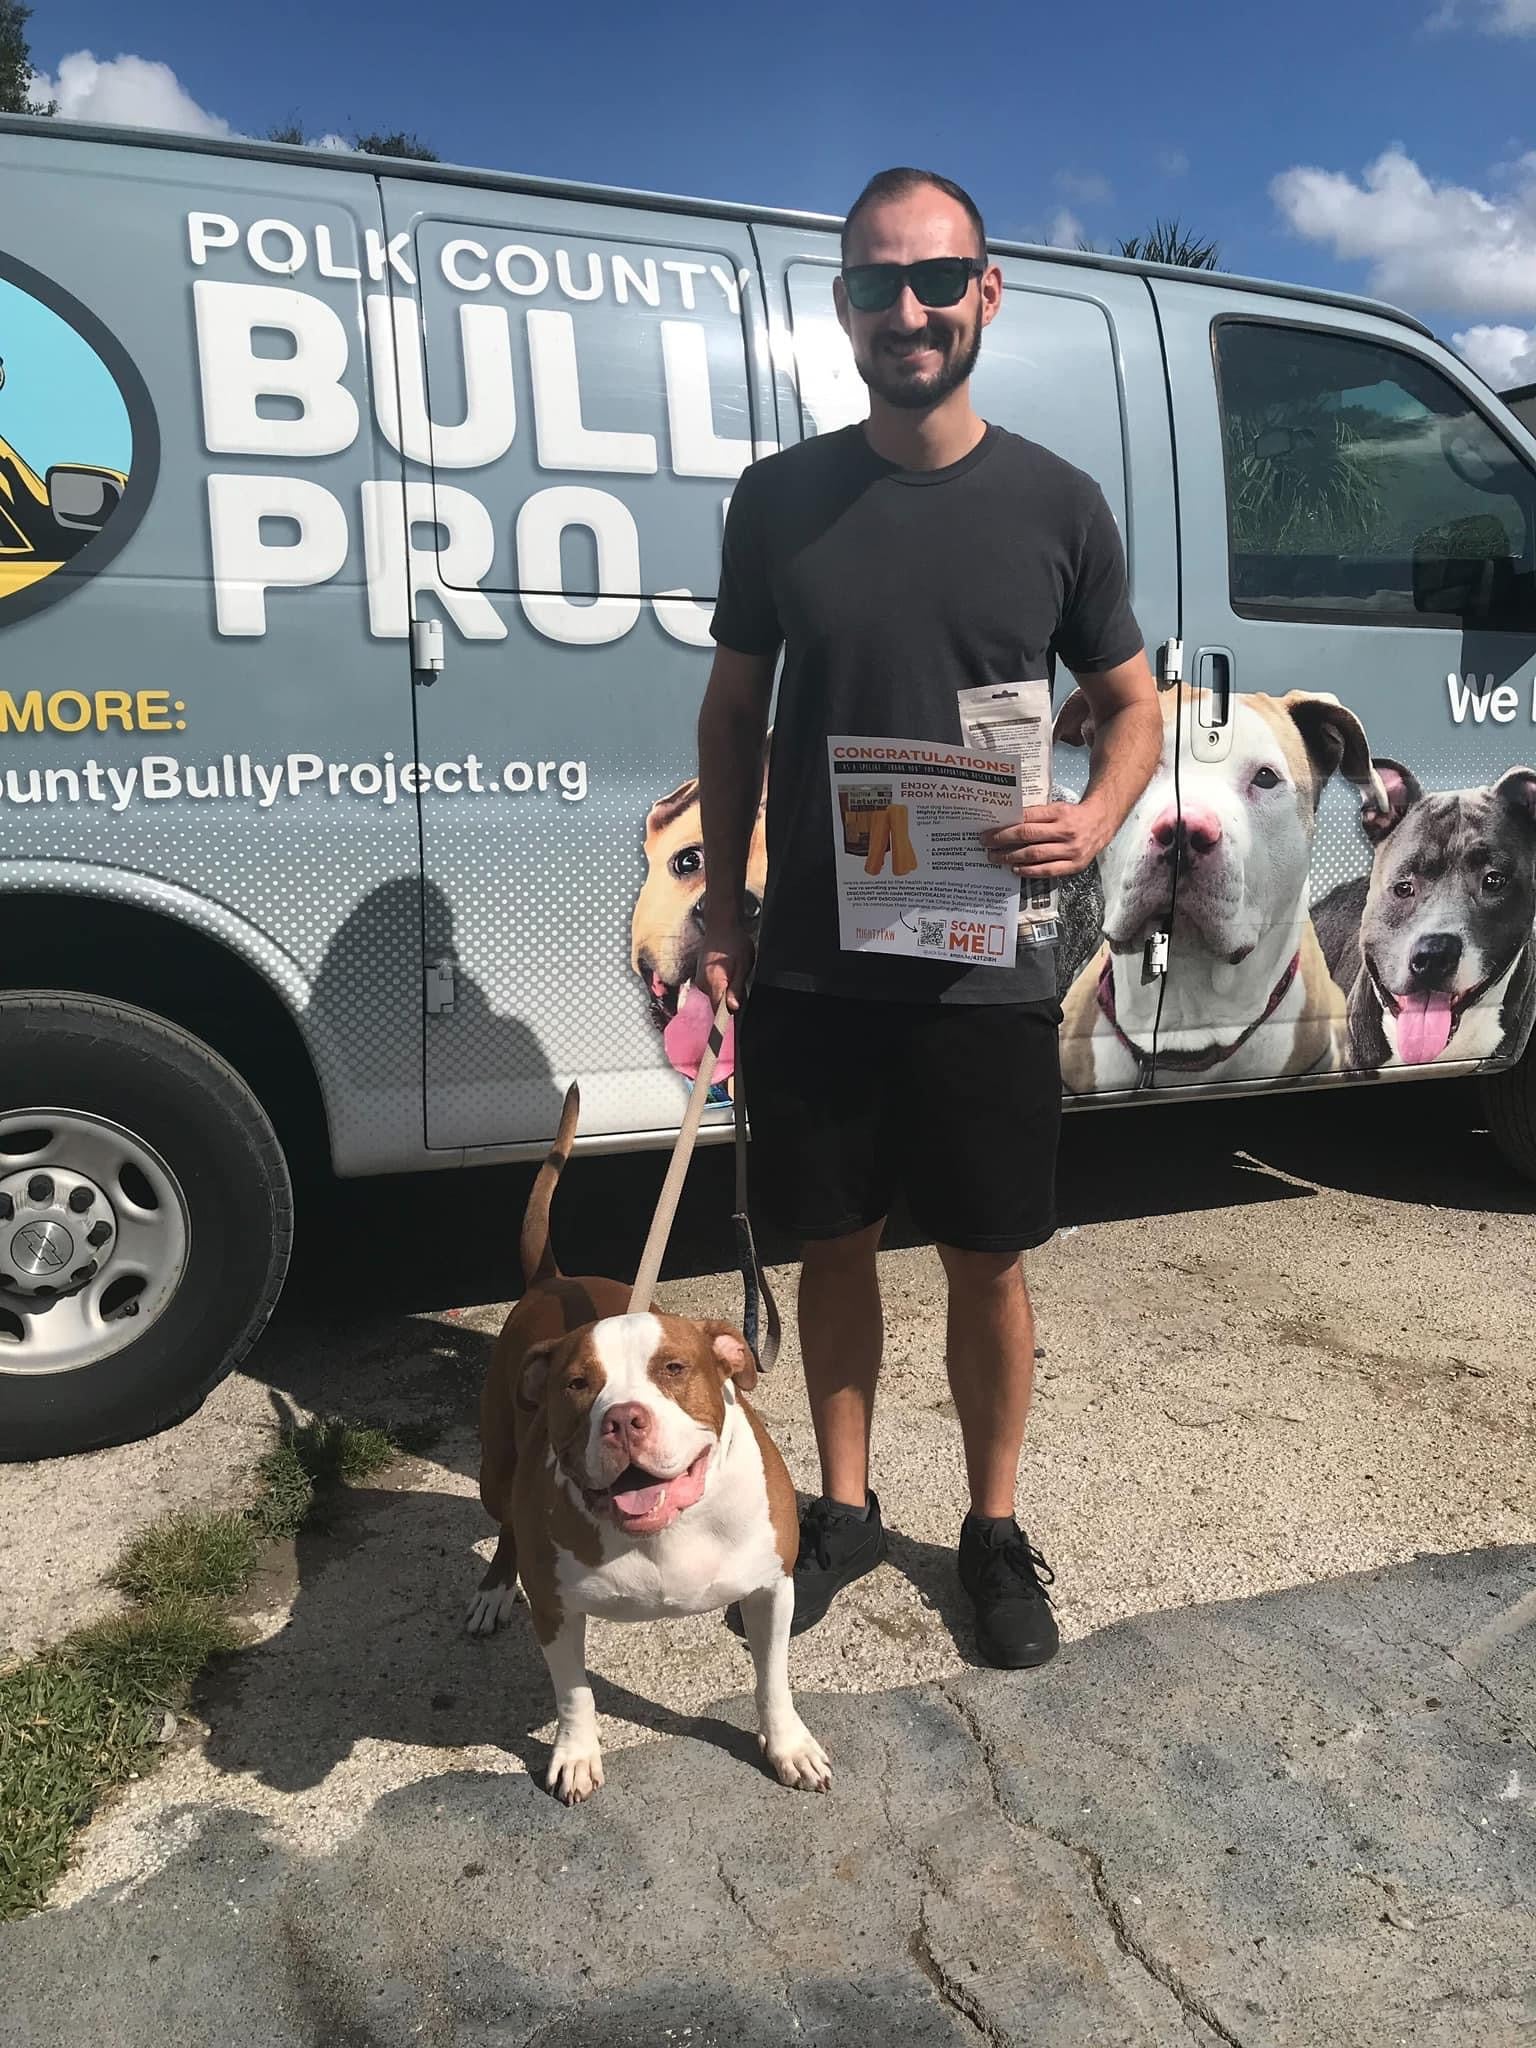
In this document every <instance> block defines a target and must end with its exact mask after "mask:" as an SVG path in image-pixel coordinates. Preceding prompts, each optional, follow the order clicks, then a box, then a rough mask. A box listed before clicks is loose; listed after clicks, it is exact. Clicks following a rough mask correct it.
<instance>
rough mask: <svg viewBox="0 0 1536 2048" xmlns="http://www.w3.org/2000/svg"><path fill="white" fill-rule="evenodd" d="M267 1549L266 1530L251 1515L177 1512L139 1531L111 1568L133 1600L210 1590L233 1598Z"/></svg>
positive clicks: (111, 1580) (113, 1581) (112, 1581)
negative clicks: (263, 1543)
mask: <svg viewBox="0 0 1536 2048" xmlns="http://www.w3.org/2000/svg"><path fill="white" fill-rule="evenodd" d="M260 1555H261V1531H260V1530H259V1529H258V1528H257V1526H256V1524H255V1522H254V1521H253V1520H252V1518H251V1517H250V1516H249V1515H242V1514H237V1513H235V1512H233V1511H230V1512H227V1513H224V1514H217V1515H193V1514H181V1515H172V1516H171V1518H170V1520H169V1521H168V1522H157V1523H156V1524H155V1525H154V1527H153V1528H150V1529H146V1530H145V1531H144V1533H143V1534H142V1535H141V1536H136V1537H135V1538H134V1540H133V1541H132V1543H130V1544H129V1546H128V1548H127V1549H126V1550H125V1551H124V1552H123V1554H122V1556H121V1557H120V1558H119V1559H118V1561H117V1563H116V1565H115V1566H114V1567H113V1569H112V1571H111V1572H110V1573H109V1574H108V1577H107V1584H108V1585H109V1586H116V1587H117V1589H118V1591H119V1592H121V1593H126V1594H127V1595H128V1596H129V1598H130V1599H133V1600H149V1601H158V1600H165V1599H168V1598H169V1597H170V1596H171V1595H172V1594H177V1593H182V1594H191V1595H193V1596H196V1595H198V1594H204V1595H206V1596H207V1597H209V1598H210V1599H214V1600H232V1599H234V1597H235V1596H236V1594H238V1593H243V1592H244V1591H245V1588H246V1586H247V1585H248V1584H249V1583H250V1577H251V1573H252V1572H253V1571H254V1570H255V1569H256V1560H257V1558H258V1557H260Z"/></svg>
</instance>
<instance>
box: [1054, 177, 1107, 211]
mask: <svg viewBox="0 0 1536 2048" xmlns="http://www.w3.org/2000/svg"><path fill="white" fill-rule="evenodd" d="M1051 182H1052V183H1053V184H1054V185H1055V187H1056V190H1057V191H1058V192H1060V193H1062V194H1064V195H1065V197H1066V198H1068V199H1071V200H1075V201H1076V202H1077V204H1078V205H1079V206H1103V205H1106V204H1107V203H1108V202H1109V201H1110V200H1111V199H1113V198H1114V196H1115V195H1114V192H1113V190H1112V189H1111V187H1110V182H1109V180H1108V178H1106V177H1105V176H1104V175H1103V173H1102V172H1100V171H1058V172H1057V173H1056V176H1055V177H1054V178H1053V179H1052V181H1051Z"/></svg>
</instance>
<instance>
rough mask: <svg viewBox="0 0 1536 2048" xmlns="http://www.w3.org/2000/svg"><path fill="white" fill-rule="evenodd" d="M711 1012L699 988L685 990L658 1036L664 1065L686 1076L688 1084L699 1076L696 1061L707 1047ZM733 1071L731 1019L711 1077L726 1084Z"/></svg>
mask: <svg viewBox="0 0 1536 2048" xmlns="http://www.w3.org/2000/svg"><path fill="white" fill-rule="evenodd" d="M714 1021H715V1012H714V1008H713V1005H712V1004H711V1003H710V1000H709V997H708V996H707V995H705V993H704V991H703V989H701V988H691V989H689V991H688V993H687V995H686V996H684V998H683V1000H682V1002H681V1003H679V1005H678V1009H677V1015H676V1016H675V1017H674V1018H673V1019H672V1021H671V1022H670V1023H669V1024H668V1026H667V1028H666V1030H665V1031H664V1032H663V1033H662V1035H661V1042H662V1044H663V1046H664V1047H665V1048H666V1054H667V1061H668V1064H669V1065H671V1066H673V1067H675V1068H676V1069H677V1071H678V1073H680V1074H686V1075H687V1076H688V1079H689V1080H690V1081H696V1080H697V1079H698V1076H699V1062H700V1060H702V1059H703V1057H704V1048H705V1047H706V1046H707V1045H708V1044H709V1034H710V1030H711V1028H712V1027H713V1025H714ZM735 1071H736V1021H735V1019H734V1018H732V1020H731V1021H730V1022H729V1023H728V1024H727V1025H726V1027H725V1039H724V1042H723V1044H722V1045H721V1047H720V1057H719V1058H718V1059H717V1060H716V1061H715V1073H714V1078H715V1079H716V1080H717V1081H728V1080H729V1079H730V1078H731V1075H732V1074H733V1073H734V1072H735Z"/></svg>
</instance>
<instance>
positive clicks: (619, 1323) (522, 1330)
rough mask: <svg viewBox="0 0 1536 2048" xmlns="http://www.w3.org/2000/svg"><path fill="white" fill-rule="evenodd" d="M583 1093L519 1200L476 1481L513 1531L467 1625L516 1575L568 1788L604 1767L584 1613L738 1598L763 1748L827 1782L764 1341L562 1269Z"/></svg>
mask: <svg viewBox="0 0 1536 2048" xmlns="http://www.w3.org/2000/svg"><path fill="white" fill-rule="evenodd" d="M578 1106H579V1105H578V1096H577V1091H576V1089H575V1088H572V1089H571V1090H570V1092H569V1094H568V1095H567V1096H566V1099H565V1108H564V1111H563V1113H562V1115H561V1119H560V1132H559V1136H558V1137H557V1138H556V1140H555V1144H554V1148H553V1149H552V1151H551V1152H550V1154H549V1157H548V1158H547V1159H546V1160H545V1162H544V1165H543V1166H542V1167H541V1168H540V1170H539V1175H538V1178H537V1180H536V1181H535V1183H534V1187H533V1193H532V1194H531V1195H530V1197H529V1201H528V1209H527V1213H526V1215H525V1216H524V1218H523V1236H522V1258H523V1273H524V1276H525V1281H526V1292H525V1293H524V1295H523V1298H522V1300H521V1301H519V1302H518V1304H517V1306H516V1307H515V1308H514V1309H513V1310H512V1312H511V1314H510V1315H509V1316H508V1318H507V1320H506V1323H505V1325H504V1326H503V1328H502V1332H501V1335H500V1337H499V1338H498V1339H497V1342H496V1349H495V1351H494V1353H493V1354H492V1357H491V1363H490V1367H489V1369H488V1371H487V1373H486V1377H485V1386H484V1388H483V1390H482V1393H481V1397H480V1448H481V1464H480V1498H481V1500H482V1501H483V1502H484V1503H485V1508H486V1512H487V1513H488V1514H489V1515H490V1516H491V1519H492V1520H493V1521H494V1522H496V1523H497V1524H498V1526H499V1527H500V1530H501V1540H500V1542H499V1543H498V1544H497V1545H496V1554H495V1556H494V1557H493V1558H492V1559H491V1563H490V1566H489V1568H488V1570H487V1571H486V1574H485V1577H484V1578H483V1579H482V1580H481V1582H480V1589H479V1591H478V1593H477V1594H476V1595H475V1598H474V1600H473V1601H472V1603H471V1605H470V1609H469V1614H468V1617H467V1624H466V1625H467V1626H468V1628H469V1630H470V1631H471V1633H472V1634H476V1635H489V1634H490V1633H491V1631H492V1630H493V1629H495V1628H496V1627H497V1625H498V1624H499V1623H500V1622H502V1621H505V1620H506V1619H507V1617H508V1616H509V1615H510V1614H511V1612H512V1609H513V1606H514V1604H515V1600H516V1585H517V1581H518V1579H519V1578H521V1580H522V1584H523V1591H524V1592H525V1593H526V1595H527V1598H528V1606H529V1610H530V1612H531V1614H532V1616H533V1628H534V1634H535V1635H536V1636H537V1638H538V1642H539V1647H540V1649H541V1650H542V1651H543V1652H544V1661H545V1663H546V1664H547V1665H548V1667H549V1675H550V1678H551V1680H552V1681H553V1683H554V1688H555V1700H556V1708H557V1713H558V1717H559V1730H558V1733H557V1735H556V1737H555V1750H554V1755H553V1756H552V1757H551V1759H550V1763H549V1771H548V1775H547V1777H546V1781H545V1782H546V1783H547V1784H548V1786H549V1788H550V1789H551V1791H554V1792H556V1793H558V1795H559V1797H560V1798H561V1799H563V1800H564V1801H565V1803H566V1804H567V1805H568V1806H569V1805H574V1804H575V1803H576V1801H578V1800H581V1799H586V1798H589V1797H590V1796H591V1794H592V1793H593V1792H595V1791H596V1789H597V1787H598V1786H599V1785H601V1784H602V1782H603V1765H602V1757H601V1754H600V1752H599V1748H598V1740H597V1714H596V1709H595V1707H594V1705H593V1700H592V1690H591V1687H590V1686H589V1685H588V1683H587V1670H586V1630H587V1616H588V1615H589V1614H595V1615H600V1616H601V1617H603V1618H604V1619H605V1620H609V1621H651V1620H659V1619H662V1618H663V1617H666V1616H670V1615H679V1614H705V1613H708V1612H709V1611H710V1610H711V1609H714V1608H721V1607H728V1606H730V1605H731V1603H732V1602H733V1601H739V1602H740V1603H741V1614H742V1620H743V1622H744V1623H745V1626H746V1633H747V1642H748V1644H749V1646H750V1648H751V1651H752V1661H753V1664H754V1666H755V1668H756V1674H757V1713H758V1722H759V1727H760V1730H761V1733H760V1736H759V1741H760V1742H761V1744H762V1748H763V1751H764V1754H765V1755H766V1756H767V1759H768V1761H769V1763H770V1764H771V1765H772V1766H773V1768H774V1770H775V1771H776V1772H777V1773H778V1775H779V1778H780V1779H781V1781H782V1782H783V1783H784V1784H786V1785H791V1786H797V1787H800V1788H802V1789H804V1790H807V1791H815V1792H824V1791H826V1789H827V1787H828V1786H829V1785H830V1783H831V1776H832V1774H831V1769H830V1766H829V1765H828V1762H827V1758H826V1754H825V1752H824V1751H823V1749H822V1747H821V1745H820V1743H818V1742H817V1741H816V1739H815V1737H814V1736H813V1735H812V1734H811V1733H810V1731H809V1730H808V1729H807V1728H806V1726H805V1723H804V1722H803V1721H802V1720H801V1719H800V1716H799V1714H798V1713H797V1711H796V1709H795V1703H794V1700H793V1699H792V1698H791V1696H790V1690H789V1625H790V1620H791V1617H792V1615H793V1612H794V1604H795V1589H794V1579H793V1577H792V1573H793V1571H794V1565H795V1556H796V1551H797V1548H798V1544H799V1524H798V1516H797V1512H796V1503H795V1489H794V1485H793V1483H792V1481H791V1480H790V1476H789V1473H788V1471H787V1470H786V1469H785V1465H784V1460H783V1459H782V1458H781V1457H780V1455H779V1451H778V1447H777V1445H776V1444H775V1443H774V1441H773V1439H772V1437H771V1436H769V1434H768V1431H767V1429H766V1428H765V1427H764V1425H763V1423H762V1421H761V1420H760V1419H759V1417H758V1416H757V1414H756V1413H755V1411H754V1410H753V1408H752V1407H751V1404H750V1403H749V1402H748V1401H747V1399H746V1391H747V1389H749V1388H750V1387H752V1386H753V1385H754V1384H755V1382H756V1378H757V1371H756V1367H755V1365H754V1363H753V1359H752V1353H751V1351H750V1350H749V1349H748V1347H747V1342H746V1339H745V1338H744V1337H743V1336H742V1335H741V1334H740V1332H739V1331H737V1330H734V1329H732V1328H731V1326H730V1325H729V1324H728V1323H721V1322H703V1323H699V1322H691V1321H688V1320H686V1319H685V1318H683V1317H680V1316H668V1315H661V1314H659V1313H652V1314H649V1315H631V1314H629V1313H628V1309H629V1289H628V1288H627V1287H624V1286H622V1285H621V1284H620V1283H619V1282H618V1281H616V1280H602V1279H567V1278H566V1277H565V1276H564V1275H563V1274H562V1273H561V1271H560V1269H559V1267H558V1266H557V1265H556V1263H555V1258H554V1253H553V1250H552V1248H551V1245H550V1236H549V1206H550V1201H551V1198H552V1196H553V1194H554V1191H555V1184H556V1182H557V1180H558V1179H559V1176H560V1171H561V1168H562V1167H563V1166H564V1165H565V1162H566V1160H567V1159H568V1158H569V1156H570V1150H571V1142H572V1140H573V1138H574V1137H575V1134H576V1121H577V1113H578Z"/></svg>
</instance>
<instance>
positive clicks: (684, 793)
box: [645, 775, 699, 839]
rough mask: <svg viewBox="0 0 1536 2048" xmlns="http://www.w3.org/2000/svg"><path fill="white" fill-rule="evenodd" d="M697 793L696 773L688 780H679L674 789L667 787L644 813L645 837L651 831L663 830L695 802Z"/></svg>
mask: <svg viewBox="0 0 1536 2048" xmlns="http://www.w3.org/2000/svg"><path fill="white" fill-rule="evenodd" d="M698 794H699V778H698V777H697V775H690V776H689V778H688V780H687V781H686V782H680V783H679V784H678V785H677V787H676V789H669V790H668V791H667V793H666V795H665V796H659V797H657V799H656V801H655V803H653V804H652V805H651V808H650V811H649V812H648V813H647V815H646V820H645V836H646V838H647V839H649V838H650V837H651V835H652V834H653V833H656V832H664V831H665V830H666V829H667V827H668V826H669V825H670V824H671V823H672V820H673V819H674V818H680V817H681V816H682V815H683V812H684V811H686V810H687V808H688V806H689V805H690V804H692V803H695V802H697V800H698Z"/></svg>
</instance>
